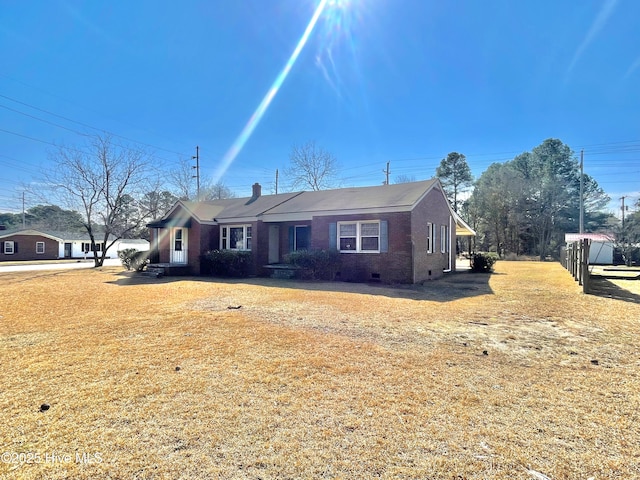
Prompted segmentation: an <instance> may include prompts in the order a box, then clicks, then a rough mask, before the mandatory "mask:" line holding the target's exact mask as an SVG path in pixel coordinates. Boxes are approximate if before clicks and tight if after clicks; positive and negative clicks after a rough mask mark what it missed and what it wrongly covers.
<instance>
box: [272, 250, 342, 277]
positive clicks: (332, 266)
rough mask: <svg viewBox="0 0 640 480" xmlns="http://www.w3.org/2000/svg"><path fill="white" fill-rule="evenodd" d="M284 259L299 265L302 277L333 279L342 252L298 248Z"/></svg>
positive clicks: (286, 261)
mask: <svg viewBox="0 0 640 480" xmlns="http://www.w3.org/2000/svg"><path fill="white" fill-rule="evenodd" d="M284 261H285V263H288V264H290V265H294V266H296V267H298V268H299V269H300V274H299V276H300V277H302V278H311V279H313V280H333V278H334V276H335V272H336V270H337V269H338V267H339V265H340V253H339V252H338V251H337V250H298V251H295V252H291V253H290V254H288V255H285V257H284Z"/></svg>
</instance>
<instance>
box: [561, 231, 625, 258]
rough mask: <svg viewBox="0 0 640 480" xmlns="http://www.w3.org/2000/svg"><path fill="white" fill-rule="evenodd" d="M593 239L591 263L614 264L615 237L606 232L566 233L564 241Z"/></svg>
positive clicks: (590, 249) (590, 250)
mask: <svg viewBox="0 0 640 480" xmlns="http://www.w3.org/2000/svg"><path fill="white" fill-rule="evenodd" d="M584 239H588V240H591V247H590V248H589V263H590V264H591V265H613V252H614V249H615V243H614V238H613V236H612V235H608V234H606V233H565V234H564V241H565V243H567V244H569V243H571V242H579V241H580V240H584Z"/></svg>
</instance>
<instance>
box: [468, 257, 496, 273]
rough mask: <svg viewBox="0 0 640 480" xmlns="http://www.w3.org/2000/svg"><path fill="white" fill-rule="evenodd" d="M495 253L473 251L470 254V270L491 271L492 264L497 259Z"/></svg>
mask: <svg viewBox="0 0 640 480" xmlns="http://www.w3.org/2000/svg"><path fill="white" fill-rule="evenodd" d="M498 258H499V257H498V254H497V253H474V254H473V255H472V256H471V271H472V272H487V273H489V272H493V266H494V265H495V263H496V262H497V261H498Z"/></svg>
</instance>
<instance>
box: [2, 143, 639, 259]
mask: <svg viewBox="0 0 640 480" xmlns="http://www.w3.org/2000/svg"><path fill="white" fill-rule="evenodd" d="M52 155H53V158H52V160H53V164H54V165H55V166H54V168H52V169H51V170H50V171H48V172H46V173H45V174H44V176H43V179H42V181H41V182H40V183H39V185H44V186H45V187H43V188H40V189H39V192H38V193H39V194H40V197H41V198H43V204H42V205H37V206H35V207H31V208H30V209H28V210H27V211H26V212H25V216H24V217H23V215H22V214H9V213H5V214H0V224H2V225H5V226H6V227H7V228H18V227H21V226H22V224H23V220H24V221H25V223H27V224H28V226H30V227H32V228H40V229H45V230H55V231H68V232H76V231H77V232H84V233H88V235H89V237H90V238H91V243H92V247H94V245H95V244H96V243H104V244H105V245H106V246H107V247H108V246H109V245H110V244H111V243H113V242H115V241H116V240H118V239H120V238H148V229H147V228H146V224H147V223H148V222H149V221H151V220H153V219H156V218H159V217H161V216H162V215H164V214H165V213H166V212H167V211H168V210H169V209H170V208H171V207H172V206H173V205H174V204H175V203H176V201H178V200H195V199H198V193H199V194H200V195H199V199H200V200H213V199H220V198H231V197H234V196H235V194H234V193H233V192H232V191H231V190H230V189H229V188H227V187H226V186H225V185H224V184H223V183H222V182H218V183H217V184H213V183H212V182H210V181H207V180H206V179H205V180H204V181H203V182H201V188H200V191H199V192H196V191H195V189H194V183H195V182H194V180H193V178H194V172H193V167H192V166H191V165H190V163H189V162H188V161H182V162H179V164H178V168H176V169H175V170H174V171H173V172H172V173H171V174H170V175H169V176H168V177H164V178H160V177H158V176H154V175H153V174H152V173H151V172H153V171H154V168H153V161H152V157H151V156H150V155H149V154H147V153H146V152H144V151H140V150H136V149H132V148H129V147H125V146H121V145H119V144H116V143H114V142H113V141H112V139H111V137H108V136H96V137H93V138H92V140H91V142H90V143H89V144H88V145H87V146H85V147H84V148H83V149H82V150H79V149H76V148H73V147H60V148H59V149H58V151H56V152H54V153H53V154H52ZM289 160H290V166H289V167H288V168H287V169H285V170H284V173H285V174H286V175H287V177H289V179H290V185H289V189H295V188H298V189H310V190H322V189H326V188H333V187H336V186H339V178H338V172H339V167H338V163H337V160H336V158H335V156H334V155H332V154H331V153H329V152H327V151H326V150H325V149H323V148H322V147H319V146H317V145H316V144H315V142H307V143H305V144H302V145H297V146H294V147H293V148H292V150H291V154H290V158H289ZM435 173H436V177H437V178H439V179H440V181H441V183H442V186H443V188H444V191H445V193H446V195H447V197H448V198H449V200H450V202H451V205H452V206H453V209H454V210H455V211H456V212H458V214H459V215H460V216H461V217H462V218H463V219H464V220H465V221H467V223H468V224H469V225H470V226H471V227H472V228H473V229H474V230H475V231H476V232H477V236H476V237H475V238H471V239H469V242H470V243H469V244H468V245H464V246H463V247H464V248H465V249H469V250H470V251H471V250H474V251H476V250H478V251H493V252H497V253H498V254H499V255H501V256H504V255H508V254H515V255H536V256H538V257H539V258H540V259H545V258H546V257H547V256H549V255H551V256H552V257H557V256H558V254H559V247H560V245H562V244H563V243H564V234H565V233H567V232H577V231H578V228H579V208H580V202H579V199H580V178H581V177H580V164H579V162H578V161H577V159H576V155H575V153H574V152H573V151H572V150H571V149H570V148H569V147H568V146H567V145H565V144H563V143H562V142H561V141H560V140H557V139H548V140H545V141H544V142H543V143H542V144H540V145H539V146H537V147H535V148H533V149H532V150H531V151H530V152H524V153H522V154H520V155H517V156H516V157H515V158H514V159H513V160H511V161H507V162H504V163H494V164H492V165H490V166H489V167H488V168H487V170H485V171H484V172H483V173H482V175H481V176H480V177H479V178H478V179H477V180H475V181H474V179H473V177H472V174H471V170H470V168H469V165H468V163H467V161H466V157H465V156H464V155H463V154H461V153H458V152H451V153H449V154H448V155H447V157H446V158H444V159H442V161H441V162H440V165H439V166H438V167H437V169H436V172H435ZM582 180H583V192H584V193H583V198H584V226H585V231H587V232H594V231H599V230H602V229H604V228H606V227H607V226H609V227H611V225H612V223H611V218H610V215H608V214H607V213H606V212H605V208H606V205H607V203H608V202H609V197H608V196H607V195H606V194H605V192H604V191H603V190H602V188H600V186H599V185H598V184H597V182H596V181H595V180H594V179H593V178H592V177H590V176H589V175H584V176H583V177H582ZM406 181H415V178H414V177H406V178H404V177H403V178H397V179H396V183H402V182H406ZM168 185H169V186H170V187H169V188H167V186H168ZM274 193H275V192H274ZM45 203H46V204H45ZM57 205H61V206H62V207H64V208H62V207H60V206H57ZM635 230H640V218H636V216H635V215H632V216H630V217H629V221H628V222H627V227H626V230H625V231H626V232H627V238H635V237H634V236H633V235H632V234H631V233H629V232H635ZM638 238H640V233H639V234H638ZM105 250H106V249H105ZM103 260H104V259H96V265H101V264H102V263H101V262H102V261H103Z"/></svg>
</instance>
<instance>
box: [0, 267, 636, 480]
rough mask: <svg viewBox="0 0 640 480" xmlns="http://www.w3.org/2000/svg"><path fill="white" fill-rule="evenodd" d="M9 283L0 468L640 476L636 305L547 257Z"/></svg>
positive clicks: (80, 472) (0, 282) (38, 473)
mask: <svg viewBox="0 0 640 480" xmlns="http://www.w3.org/2000/svg"><path fill="white" fill-rule="evenodd" d="M0 291H1V292H2V303H1V304H0V359H1V365H2V369H1V370H0V416H1V417H0V420H1V423H0V425H1V426H0V454H1V455H2V457H1V461H0V478H26V479H40V478H74V479H76V478H77V479H95V478H114V479H124V478H139V479H156V478H157V479H164V478H172V479H175V478H184V479H196V478H198V479H205V478H213V479H217V478H220V479H227V478H230V479H233V478H238V479H244V478H249V479H275V478H278V479H298V478H344V479H354V478H363V479H364V478H387V479H395V478H408V479H409V478H411V479H414V478H415V479H429V478H431V479H436V478H437V479H440V478H444V479H513V478H516V479H518V478H522V479H534V480H535V479H536V478H538V479H540V478H544V477H541V476H536V475H540V474H544V475H546V476H547V477H549V478H552V479H554V480H555V479H585V480H586V479H588V478H593V479H604V478H607V479H609V478H620V479H630V478H640V377H639V375H640V305H639V304H637V303H634V302H632V301H623V300H617V299H613V298H602V297H596V296H590V295H583V294H582V293H581V289H580V287H579V286H578V285H577V284H576V283H575V282H574V281H573V279H572V278H571V276H570V274H569V273H568V272H566V271H565V270H564V269H563V268H562V267H561V266H560V265H559V264H556V263H537V262H498V264H497V265H496V273H495V274H494V275H490V276H489V275H483V274H470V273H459V274H455V275H450V276H448V277H446V278H445V279H443V280H438V281H434V282H430V283H427V284H426V285H425V286H424V287H403V288H390V287H385V286H371V285H358V284H348V283H316V282H309V283H298V282H293V281H277V280H269V279H251V280H247V281H214V280H210V279H200V278H164V279H159V280H156V279H147V278H139V277H136V276H135V275H134V274H132V273H128V272H123V271H121V269H119V268H115V267H110V268H103V269H97V270H94V269H92V270H74V271H64V272H24V273H22V272H21V273H3V274H0ZM229 307H234V308H229ZM238 307H240V308H238ZM41 404H48V405H49V406H50V408H48V409H47V410H46V411H40V406H41ZM536 472H539V473H536Z"/></svg>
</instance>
